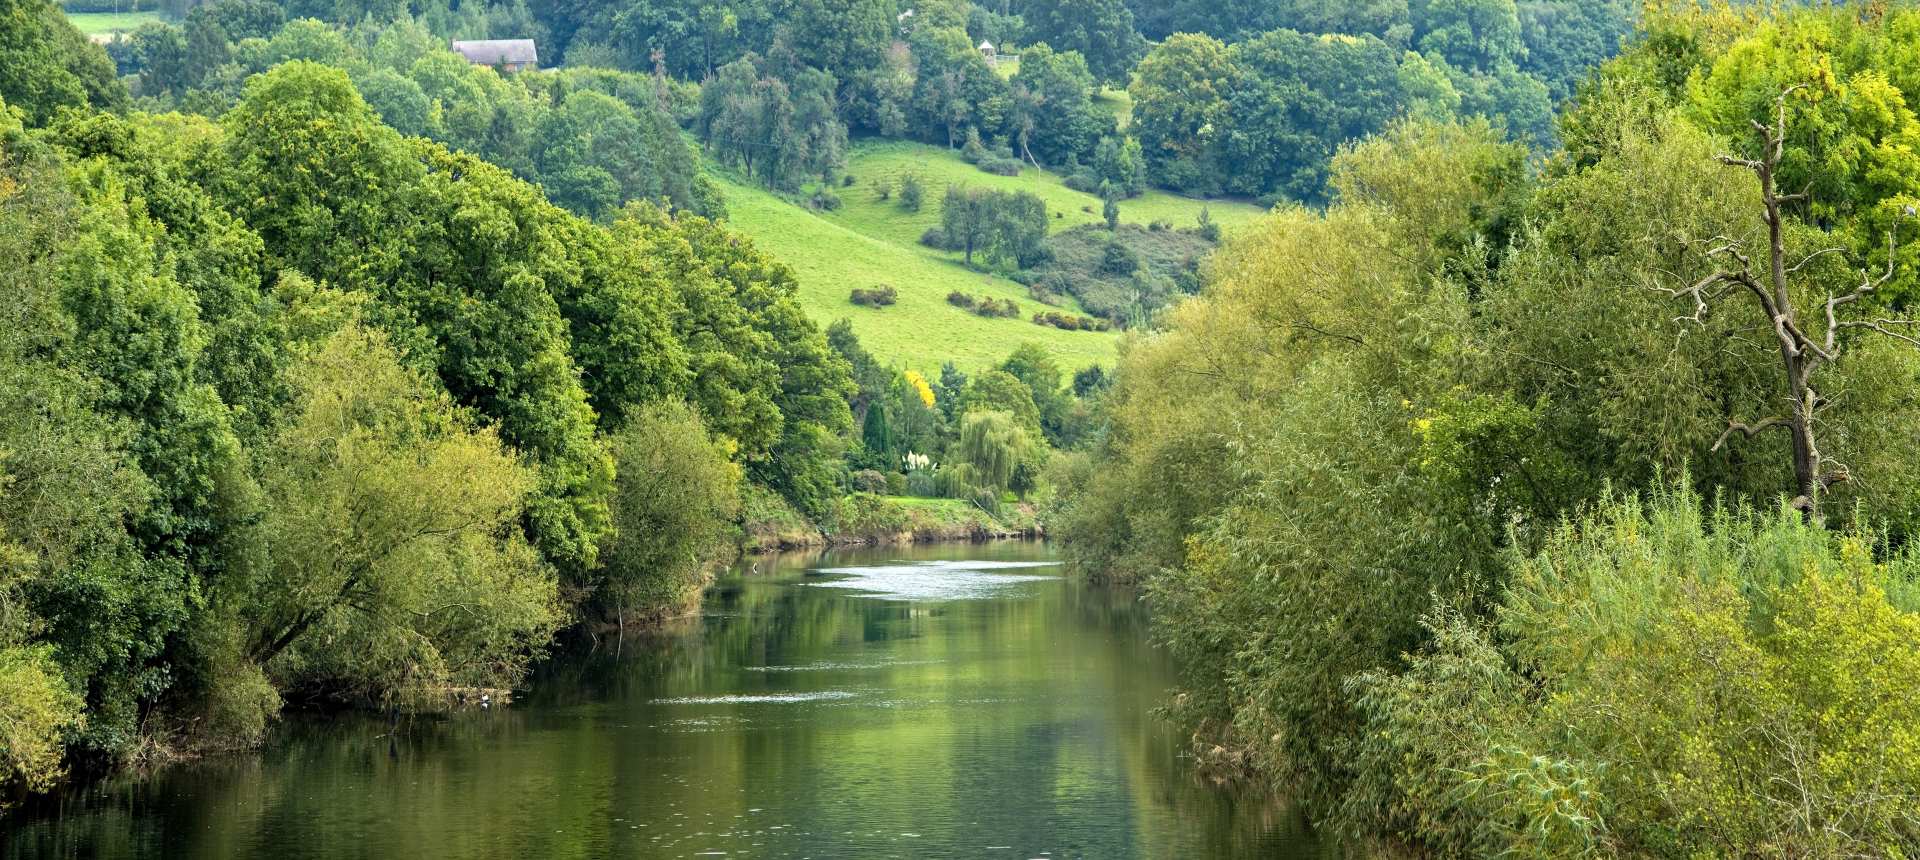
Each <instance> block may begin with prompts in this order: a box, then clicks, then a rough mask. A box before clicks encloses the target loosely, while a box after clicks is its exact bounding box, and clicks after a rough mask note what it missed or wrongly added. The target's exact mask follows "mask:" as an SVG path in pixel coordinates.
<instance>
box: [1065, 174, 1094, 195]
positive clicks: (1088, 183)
mask: <svg viewBox="0 0 1920 860" xmlns="http://www.w3.org/2000/svg"><path fill="white" fill-rule="evenodd" d="M1066 186H1067V187H1068V188H1071V189H1073V190H1075V191H1078V192H1080V193H1081V194H1099V193H1100V177H1098V176H1095V175H1093V174H1092V173H1087V172H1081V173H1075V174H1073V175H1072V176H1069V177H1067V180H1066Z"/></svg>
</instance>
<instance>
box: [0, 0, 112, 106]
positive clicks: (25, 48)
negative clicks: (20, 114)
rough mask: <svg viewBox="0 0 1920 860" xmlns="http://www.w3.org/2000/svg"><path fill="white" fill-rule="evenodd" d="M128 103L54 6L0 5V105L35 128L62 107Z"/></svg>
mask: <svg viewBox="0 0 1920 860" xmlns="http://www.w3.org/2000/svg"><path fill="white" fill-rule="evenodd" d="M126 101H127V91H126V88H125V87H123V86H121V84H120V81H119V79H118V78H117V77H115V75H114V69H113V62H112V61H111V60H108V59H107V54H106V52H105V51H103V50H101V48H100V46H99V45H95V44H93V43H92V42H91V41H89V40H88V39H87V37H86V36H83V35H81V34H80V31H79V30H76V29H74V27H73V25H72V24H69V23H67V19H66V16H65V15H64V14H63V13H62V12H61V11H60V7H59V6H58V5H57V4H55V3H52V2H50V0H6V2H5V3H4V4H0V102H5V103H6V104H9V105H12V106H14V107H15V108H18V109H20V110H22V111H24V112H25V114H26V118H27V120H28V121H30V122H33V123H35V124H39V123H44V122H46V121H47V120H49V119H52V118H53V115H54V113H55V112H56V111H57V110H59V109H60V108H62V107H77V108H85V107H89V106H91V107H94V108H98V109H113V108H119V107H121V106H123V105H125V103H126Z"/></svg>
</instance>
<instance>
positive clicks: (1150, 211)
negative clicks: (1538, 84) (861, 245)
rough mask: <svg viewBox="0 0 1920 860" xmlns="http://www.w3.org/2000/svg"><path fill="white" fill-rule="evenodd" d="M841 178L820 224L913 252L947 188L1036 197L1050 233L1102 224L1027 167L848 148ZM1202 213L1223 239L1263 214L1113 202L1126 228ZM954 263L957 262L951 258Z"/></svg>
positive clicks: (1240, 208)
mask: <svg viewBox="0 0 1920 860" xmlns="http://www.w3.org/2000/svg"><path fill="white" fill-rule="evenodd" d="M846 172H847V174H848V175H850V176H853V177H854V185H853V187H852V188H842V189H839V194H840V198H841V200H842V201H843V202H844V203H845V204H846V205H845V206H843V207H841V209H840V211H838V212H830V213H826V214H825V216H824V217H826V218H827V219H829V220H831V221H834V222H836V223H839V224H842V225H844V226H846V227H847V228H848V229H851V230H853V231H855V232H858V233H862V234H865V235H868V236H874V237H877V238H880V239H884V240H885V241H888V242H891V243H893V244H896V245H905V246H908V247H914V248H918V247H919V244H918V243H919V241H920V235H921V234H922V233H925V232H926V231H927V228H929V227H933V226H935V225H937V224H939V223H940V198H941V197H942V196H943V195H945V194H946V191H947V186H949V185H959V186H967V187H973V188H991V189H994V190H997V191H1028V192H1032V193H1034V194H1037V195H1039V196H1040V198H1041V199H1042V200H1045V201H1046V203H1047V211H1048V212H1052V213H1056V214H1058V215H1059V216H1060V218H1059V219H1057V220H1055V221H1054V229H1055V230H1056V231H1057V230H1061V229H1065V228H1067V227H1072V226H1074V225H1077V224H1097V223H1101V222H1102V220H1103V219H1102V218H1101V216H1100V198H1098V197H1095V196H1094V195H1092V194H1083V193H1081V192H1078V191H1075V190H1073V189H1071V188H1068V187H1067V186H1066V183H1065V182H1064V181H1063V180H1062V179H1061V178H1060V177H1059V176H1057V175H1054V174H1052V173H1049V172H1047V171H1044V170H1038V169H1035V168H1032V167H1029V168H1027V169H1026V170H1025V171H1023V172H1022V173H1021V174H1020V175H1019V176H995V175H993V174H990V173H986V172H983V171H981V170H980V169H979V168H977V167H974V166H973V165H971V164H968V163H967V162H966V160H965V159H962V158H961V157H960V154H959V153H957V152H954V151H952V150H948V149H943V148H941V147H937V146H927V145H925V144H918V143H903V142H898V141H888V142H885V143H870V144H862V145H860V146H857V147H855V148H854V150H853V153H852V155H851V156H850V157H849V158H848V159H847V170H846ZM909 173H911V174H914V175H916V176H918V177H920V183H921V185H922V187H924V188H925V189H926V204H925V205H924V206H922V207H921V208H920V211H919V212H917V213H909V212H907V211H906V210H904V209H902V208H900V204H899V195H898V192H899V190H900V180H901V179H902V178H903V177H905V176H906V175H907V174H909ZM876 179H885V180H886V181H887V183H888V185H889V186H890V187H891V188H892V189H893V190H894V192H895V193H894V198H893V199H892V200H887V201H881V200H879V199H878V196H877V195H876V194H875V192H874V180H876ZM1203 207H1204V208H1206V209H1208V210H1209V212H1210V213H1211V214H1212V217H1213V220H1214V221H1215V222H1217V223H1218V224H1220V226H1221V227H1222V228H1224V229H1225V230H1227V231H1228V232H1231V231H1232V230H1233V228H1234V227H1236V226H1239V225H1242V224H1246V223H1248V222H1250V221H1252V220H1254V219H1255V218H1258V217H1260V216H1261V215H1263V214H1265V210H1263V209H1261V208H1260V207H1258V206H1255V205H1253V204H1251V203H1242V202H1238V201H1231V200H1211V201H1203V200H1195V199H1192V198H1189V197H1180V196H1178V195H1174V194H1168V193H1166V192H1164V191H1149V192H1147V193H1146V194H1144V195H1141V196H1139V197H1136V198H1134V199H1132V200H1123V201H1121V202H1120V220H1122V221H1125V222H1127V223H1129V224H1148V223H1151V222H1153V221H1166V222H1168V223H1170V224H1172V225H1173V226H1175V227H1192V226H1193V225H1194V224H1196V223H1198V221H1199V218H1200V210H1201V208H1203ZM928 253H934V252H931V251H929V252H928ZM954 258H955V259H958V255H954Z"/></svg>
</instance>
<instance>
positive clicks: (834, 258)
mask: <svg viewBox="0 0 1920 860" xmlns="http://www.w3.org/2000/svg"><path fill="white" fill-rule="evenodd" d="M846 172H847V174H848V175H850V176H852V177H854V184H853V185H852V186H850V187H843V188H839V189H836V193H838V194H839V195H840V198H841V201H842V204H843V205H842V206H841V208H840V209H839V210H838V211H835V212H818V211H814V210H812V209H809V208H807V207H805V206H802V205H799V204H797V203H794V202H792V201H790V200H787V199H785V198H783V197H781V196H779V195H776V194H773V193H770V192H768V191H766V190H764V189H761V188H758V187H756V186H752V185H748V184H746V183H744V182H741V181H738V179H737V178H735V177H732V176H728V175H726V174H725V173H724V172H722V171H713V172H712V177H713V179H714V181H715V182H717V183H719V184H720V186H721V187H722V188H723V189H724V191H725V193H726V197H727V208H728V218H729V220H730V222H731V223H732V224H733V226H734V227H735V228H737V229H739V230H741V231H742V232H744V233H746V234H747V235H749V236H752V237H753V239H754V242H755V244H757V245H759V246H760V247H761V248H762V249H763V250H765V251H767V252H768V253H770V254H772V255H773V256H774V257H776V258H778V259H780V260H781V261H783V262H785V263H787V264H788V265H789V266H792V267H793V269H794V271H795V273H796V274H797V275H798V276H799V279H800V301H801V304H802V306H803V307H805V308H806V311H807V313H808V314H809V315H810V316H812V317H813V319H814V320H815V321H817V322H819V323H820V324H822V325H826V324H828V323H831V322H833V321H834V320H838V319H841V318H843V317H844V318H846V319H849V320H851V321H852V322H853V327H854V331H855V332H857V333H858V334H859V335H860V340H861V343H862V344H864V345H865V346H866V348H867V349H868V350H870V351H872V352H873V354H874V355H876V356H878V357H879V358H880V359H881V360H882V361H887V362H891V363H893V364H896V365H899V366H900V367H901V368H903V369H906V368H911V369H915V370H920V371H922V372H924V373H927V374H929V375H933V374H936V373H938V371H939V369H940V365H941V363H943V362H946V361H952V362H954V363H955V364H956V365H958V366H959V367H960V368H961V369H963V370H968V371H972V370H976V369H979V368H981V367H986V366H988V365H991V364H994V363H996V362H998V361H1000V360H1001V359H1003V358H1005V357H1006V356H1007V354H1008V353H1010V352H1012V351H1013V350H1014V349H1015V348H1017V347H1019V346H1020V345H1021V344H1022V343H1026V342H1029V341H1031V342H1034V343H1038V344H1041V345H1043V346H1045V347H1046V348H1047V349H1048V350H1050V351H1051V352H1052V353H1053V354H1054V357H1055V358H1056V359H1057V360H1058V361H1059V362H1060V364H1061V366H1062V367H1065V368H1069V369H1077V368H1081V367H1086V366H1087V365H1090V364H1103V365H1111V364H1112V363H1113V360H1114V349H1115V344H1116V343H1117V341H1118V339H1119V335H1118V334H1116V333H1111V332H1108V333H1100V332H1067V331H1061V330H1059V329H1054V328H1048V327H1044V326H1039V325H1036V324H1034V323H1033V322H1032V317H1033V315H1034V314H1035V313H1038V312H1040V311H1043V310H1050V309H1054V308H1052V307H1050V306H1048V305H1044V304H1041V303H1040V302H1037V301H1034V300H1033V299H1032V298H1031V297H1030V295H1029V294H1028V292H1027V288H1026V287H1024V286H1021V285H1020V284H1018V283H1015V282H1014V281H1012V280H1009V279H1008V278H1006V277H1004V276H1002V275H998V274H994V273H990V272H983V271H975V270H971V269H968V268H967V267H966V266H965V265H964V264H962V262H961V259H960V255H958V254H953V253H947V252H943V251H936V250H933V249H931V248H927V247H925V246H923V245H921V244H920V241H919V240H920V236H921V234H922V233H925V232H926V231H927V230H928V229H930V228H932V227H935V226H937V225H938V224H939V223H940V199H941V197H942V196H943V195H944V194H945V193H946V189H947V186H949V185H974V186H979V187H985V188H994V189H1000V190H1015V191H1029V192H1032V193H1034V194H1037V195H1039V196H1040V197H1041V198H1042V199H1044V200H1045V201H1046V202H1047V209H1048V211H1049V212H1052V213H1055V215H1056V216H1057V218H1056V220H1055V221H1054V224H1055V229H1056V230H1059V229H1065V228H1067V227H1070V226H1072V225H1076V224H1082V223H1096V222H1099V221H1100V220H1101V217H1100V201H1099V200H1098V199H1097V198H1095V197H1094V196H1092V195H1089V194H1082V193H1080V192H1078V191H1074V190H1073V189H1070V188H1068V187H1066V185H1065V184H1064V183H1063V182H1062V181H1061V179H1060V177H1058V176H1055V175H1053V174H1051V173H1048V172H1046V171H1042V170H1037V169H1031V168H1030V169H1028V170H1027V171H1026V172H1024V173H1023V174H1021V175H1020V176H1017V177H1009V176H993V175H990V174H987V173H983V172H981V171H980V170H979V169H977V168H975V167H974V166H973V165H971V164H968V163H967V162H966V161H964V160H962V159H961V158H960V157H959V155H958V154H957V153H954V152H950V151H948V150H946V149H943V148H940V147H934V146H926V145H922V144H912V143H900V142H885V143H872V144H861V145H858V146H856V147H855V148H854V150H853V152H852V153H851V155H850V157H849V158H848V164H847V170H846ZM909 173H912V174H914V175H917V176H919V177H920V181H921V184H922V186H923V187H924V189H925V192H926V200H925V203H924V204H923V205H922V206H921V208H920V211H919V212H917V213H916V212H908V211H906V210H905V209H903V208H902V207H901V206H900V202H899V187H900V185H899V183H900V180H901V179H902V178H904V177H905V176H906V175H907V174H909ZM882 179H883V180H885V181H886V183H887V186H888V188H889V189H890V190H891V193H890V194H889V199H887V200H881V199H879V194H878V191H877V189H876V186H875V181H876V180H882ZM1203 206H1205V207H1208V208H1209V209H1210V211H1211V212H1212V216H1213V218H1214V220H1215V221H1218V222H1219V223H1220V224H1221V225H1222V226H1224V227H1225V228H1226V229H1227V230H1229V231H1231V230H1232V229H1233V228H1234V226H1236V225H1240V224H1245V223H1248V222H1249V221H1251V220H1253V219H1254V218H1257V217H1259V216H1260V215H1261V213H1262V210H1260V209H1259V207H1257V206H1253V205H1251V204H1246V203H1239V202H1231V201H1218V200H1216V201H1210V202H1203V201H1198V200H1191V199H1188V198H1183V197H1178V196H1175V195H1171V194H1166V193H1163V192H1153V193H1149V194H1147V195H1145V196H1143V197H1140V198H1137V199H1134V200H1130V201H1126V202H1124V203H1122V204H1121V217H1122V219H1123V220H1126V221H1128V222H1139V223H1143V224H1144V223H1149V222H1151V221H1154V220H1165V221H1167V222H1168V223H1171V224H1173V225H1174V226H1176V227H1190V226H1192V225H1193V224H1195V223H1196V222H1197V221H1198V218H1199V215H1200V209H1201V207H1203ZM881 285H891V286H893V287H894V288H896V289H897V290H898V291H899V303H898V304H895V305H893V306H891V307H886V308H865V307H859V306H857V305H854V304H853V303H852V302H851V301H849V300H848V297H847V296H848V293H849V292H850V291H852V290H854V289H856V288H863V289H872V288H875V287H879V286H881ZM956 290H957V291H960V292H965V293H970V294H972V295H975V296H979V297H982V298H994V299H1012V300H1014V301H1015V302H1016V303H1018V304H1019V306H1020V316H1019V317H1015V318H1002V319H989V318H985V317H981V316H977V315H975V314H973V313H971V312H969V311H966V310H963V309H961V308H957V307H954V306H953V305H950V304H948V303H947V294H948V293H950V292H954V291H956ZM1062 309H1063V310H1067V311H1071V312H1073V313H1080V312H1081V309H1080V308H1078V307H1075V306H1073V305H1072V304H1071V302H1069V304H1068V305H1067V306H1066V307H1064V308H1062Z"/></svg>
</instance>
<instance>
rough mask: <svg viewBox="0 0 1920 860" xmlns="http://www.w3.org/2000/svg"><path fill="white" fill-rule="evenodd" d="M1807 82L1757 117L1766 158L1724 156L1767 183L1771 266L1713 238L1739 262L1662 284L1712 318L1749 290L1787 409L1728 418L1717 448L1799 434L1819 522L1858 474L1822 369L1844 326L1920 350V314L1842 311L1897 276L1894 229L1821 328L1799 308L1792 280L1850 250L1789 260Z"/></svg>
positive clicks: (1795, 438)
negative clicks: (1792, 161) (1798, 110)
mask: <svg viewBox="0 0 1920 860" xmlns="http://www.w3.org/2000/svg"><path fill="white" fill-rule="evenodd" d="M1798 89H1800V88H1799V87H1797V86H1796V87H1791V88H1789V89H1787V91H1786V92H1783V93H1781V94H1780V98H1779V99H1778V101H1777V112H1776V118H1775V120H1774V123H1773V124H1772V125H1768V124H1766V123H1762V122H1760V121H1758V120H1755V121H1753V128H1754V131H1755V132H1756V133H1757V134H1758V136H1759V139H1760V143H1761V149H1760V157H1759V158H1757V159H1752V158H1738V157H1735V156H1731V155H1722V156H1720V157H1719V159H1718V160H1719V161H1720V163H1721V164H1725V165H1728V166H1730V167H1738V168H1742V169H1744V170H1748V171H1751V172H1752V173H1753V174H1754V176H1755V177H1756V178H1757V179H1758V180H1759V182H1760V200H1761V203H1762V204H1763V206H1764V210H1765V211H1764V213H1763V215H1762V218H1763V219H1764V220H1765V222H1766V225H1767V259H1766V261H1765V265H1766V271H1765V272H1764V273H1762V274H1758V275H1756V274H1755V273H1754V268H1753V260H1752V257H1751V255H1749V254H1748V253H1747V252H1746V250H1745V249H1744V248H1743V245H1742V243H1741V241H1740V240H1737V239H1730V238H1727V237H1725V236H1721V237H1716V238H1714V239H1712V240H1710V242H1711V244H1712V245H1713V246H1714V247H1713V248H1712V249H1711V250H1709V251H1708V252H1707V256H1708V257H1710V258H1712V259H1718V260H1726V261H1729V262H1730V263H1731V264H1732V265H1730V266H1727V267H1726V268H1722V269H1721V270H1719V271H1716V272H1714V273H1713V274H1711V275H1708V276H1706V277H1704V278H1701V279H1700V280H1699V281H1697V282H1695V283H1694V284H1692V285H1691V286H1688V287H1685V288H1681V289H1671V288H1665V287H1661V288H1659V289H1660V290H1661V291H1662V292H1665V293H1668V294H1669V295H1672V296H1675V297H1684V298H1686V299H1687V300H1689V301H1691V302H1692V303H1693V313H1692V315H1690V316H1686V317H1681V318H1680V320H1681V321H1682V322H1689V323H1704V322H1705V321H1706V318H1707V314H1708V313H1709V311H1710V310H1711V309H1712V308H1713V306H1715V305H1716V304H1718V303H1720V302H1721V301H1722V300H1730V299H1731V298H1732V297H1734V296H1740V295H1746V296H1750V297H1751V298H1752V299H1753V301H1754V303H1755V304H1756V305H1758V307H1759V309H1760V312H1761V313H1762V314H1764V315H1765V316H1766V318H1767V321H1768V324H1769V326H1770V327H1771V328H1772V329H1773V336H1774V339H1775V340H1776V341H1778V342H1779V346H1780V368H1781V371H1782V373H1783V375H1784V376H1785V381H1786V395H1787V396H1786V401H1787V409H1786V414H1784V415H1774V416H1768V417H1764V418H1760V419H1757V420H1751V421H1740V420H1729V421H1728V422H1727V429H1726V430H1725V431H1724V432H1722V433H1721V434H1720V438H1719V440H1717V441H1715V442H1714V444H1713V450H1715V451H1718V450H1720V449H1721V448H1722V447H1724V446H1725V445H1726V444H1727V441H1728V440H1729V439H1731V438H1732V437H1733V436H1734V435H1735V434H1738V435H1740V436H1741V437H1743V438H1752V437H1754V436H1759V435H1760V434H1762V433H1765V432H1767V431H1769V430H1784V431H1786V432H1787V434H1788V435H1789V436H1790V437H1791V446H1792V456H1793V479H1794V484H1793V489H1794V493H1795V494H1796V495H1795V498H1794V500H1793V506H1794V507H1795V508H1797V509H1799V510H1800V511H1801V512H1802V513H1803V514H1804V515H1805V516H1806V517H1807V518H1808V519H1809V520H1811V521H1816V522H1817V521H1819V519H1820V497H1821V496H1822V495H1823V494H1825V493H1826V492H1827V491H1828V490H1830V489H1832V488H1833V486H1834V485H1836V484H1839V483H1842V482H1844V481H1846V480H1848V479H1849V478H1850V477H1851V474H1850V473H1849V471H1848V469H1847V467H1846V465H1845V464H1844V463H1840V462H1839V461H1836V460H1834V459H1832V458H1831V457H1828V456H1826V455H1825V454H1823V453H1821V451H1820V445H1819V441H1818V439H1817V436H1816V431H1817V429H1818V423H1819V417H1820V413H1821V411H1822V410H1824V409H1825V408H1826V406H1827V405H1828V402H1827V401H1826V400H1825V399H1823V398H1822V397H1821V396H1820V393H1819V391H1818V390H1817V389H1815V387H1814V382H1815V375H1816V374H1818V373H1819V372H1820V371H1821V370H1822V369H1824V368H1826V367H1827V366H1829V365H1831V364H1833V363H1834V362H1836V361H1838V360H1839V359H1840V356H1841V354H1842V352H1843V349H1844V347H1845V344H1844V343H1843V342H1842V333H1843V332H1847V331H1851V330H1859V331H1862V332H1867V333H1877V334H1880V335H1884V336H1887V337H1891V338H1894V339H1896V340H1900V341H1904V342H1906V343H1908V344H1911V345H1913V346H1916V347H1920V337H1916V334H1920V329H1915V328H1914V327H1915V326H1920V320H1912V319H1890V318H1886V317H1875V316H1873V315H1872V314H1870V313H1869V314H1860V315H1859V316H1856V317H1849V318H1846V319H1842V318H1841V317H1842V311H1846V310H1854V311H1857V310H1858V309H1859V308H1861V307H1863V305H1862V302H1865V301H1866V300H1868V299H1870V298H1872V297H1873V295H1874V293H1875V292H1876V291H1878V290H1879V289H1880V288H1881V287H1884V286H1886V284H1887V282H1889V281H1891V280H1893V276H1894V258H1895V254H1894V251H1895V250H1896V245H1895V235H1894V232H1893V231H1888V233H1887V267H1886V270H1885V271H1884V272H1881V273H1879V275H1878V276H1877V277H1876V276H1875V275H1873V274H1870V273H1869V272H1868V271H1867V270H1866V269H1865V268H1864V267H1863V268H1861V269H1859V276H1860V284H1859V286H1856V287H1854V288H1853V289H1851V290H1848V291H1846V292H1837V293H1829V294H1828V295H1827V299H1826V301H1825V303H1824V305H1817V306H1815V307H1814V308H1811V309H1809V310H1810V311H1811V312H1813V313H1814V314H1816V319H1815V323H1816V324H1817V325H1821V326H1822V328H1821V329H1820V330H1819V331H1818V333H1817V335H1816V334H1811V333H1809V332H1808V330H1807V328H1806V326H1805V324H1804V323H1803V322H1802V314H1801V312H1800V309H1799V308H1798V307H1796V306H1795V305H1794V298H1793V292H1792V290H1791V289H1790V287H1791V279H1792V278H1793V276H1795V275H1797V274H1799V273H1800V272H1801V271H1802V270H1803V269H1805V268H1806V267H1807V266H1808V265H1809V264H1811V263H1812V262H1814V261H1815V260H1817V259H1819V258H1820V257H1823V256H1826V255H1828V254H1840V253H1844V251H1843V249H1840V248H1823V249H1821V250H1819V251H1815V252H1813V253H1812V254H1809V255H1807V256H1806V257H1804V258H1802V259H1801V260H1800V261H1799V262H1797V263H1795V264H1793V265H1791V266H1789V265H1787V247H1786V239H1785V232H1786V230H1785V227H1786V225H1785V222H1784V220H1783V217H1784V216H1783V215H1782V214H1781V210H1782V208H1783V207H1785V206H1788V205H1790V204H1793V203H1799V202H1803V201H1805V200H1806V199H1807V193H1806V192H1805V191H1802V192H1799V193H1794V194H1782V193H1780V188H1779V184H1778V173H1779V167H1780V161H1781V158H1782V156H1783V155H1785V153H1786V138H1787V99H1788V97H1790V96H1792V95H1793V93H1794V91H1796V90H1798ZM1913 214H1914V213H1913V209H1912V207H1908V209H1907V215H1908V217H1911V216H1912V215H1913Z"/></svg>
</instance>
